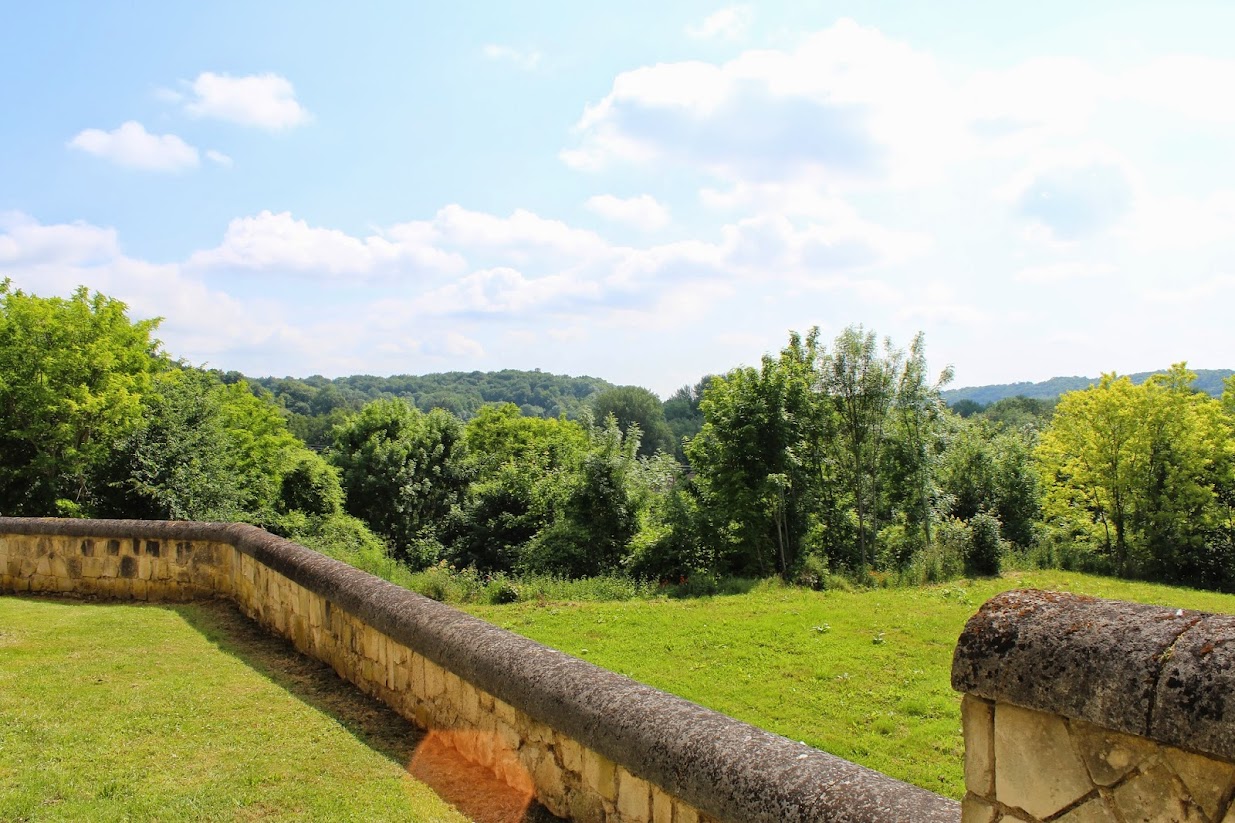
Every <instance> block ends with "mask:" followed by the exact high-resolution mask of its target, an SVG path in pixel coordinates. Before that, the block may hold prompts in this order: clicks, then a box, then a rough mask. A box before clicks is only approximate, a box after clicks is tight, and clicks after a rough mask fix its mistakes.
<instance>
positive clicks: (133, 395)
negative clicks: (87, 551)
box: [0, 279, 163, 516]
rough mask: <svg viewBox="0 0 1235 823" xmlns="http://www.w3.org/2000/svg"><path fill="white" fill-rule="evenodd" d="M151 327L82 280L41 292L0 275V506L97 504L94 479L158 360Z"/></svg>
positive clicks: (78, 509) (18, 511) (11, 510)
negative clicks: (58, 293)
mask: <svg viewBox="0 0 1235 823" xmlns="http://www.w3.org/2000/svg"><path fill="white" fill-rule="evenodd" d="M157 326H158V321H157V320H143V321H136V322H134V321H130V320H129V318H128V314H127V309H126V306H125V305H124V303H121V302H120V301H118V300H113V299H111V298H109V297H106V296H104V295H102V294H99V293H98V292H95V293H93V294H91V293H90V292H89V291H88V290H87V289H86V288H84V287H83V288H80V289H78V290H77V291H76V292H74V293H73V296H72V297H70V298H67V299H66V298H59V297H37V296H35V295H32V294H27V293H25V292H23V291H21V290H20V289H18V290H14V289H13V288H12V286H11V284H10V282H9V281H8V280H7V279H6V280H3V281H0V420H2V421H3V428H2V430H0V455H3V459H2V460H0V512H3V513H4V514H7V515H34V516H40V515H52V514H56V513H58V512H59V513H80V514H89V513H90V512H91V511H92V510H93V504H94V500H93V498H92V494H93V491H94V490H93V488H92V483H91V481H92V480H93V479H94V477H95V475H96V474H97V472H98V471H99V469H100V467H101V466H102V465H103V464H104V463H105V462H106V461H107V460H108V458H109V457H110V455H111V452H112V449H113V448H114V447H115V444H116V443H117V442H118V441H119V440H121V439H123V438H124V437H126V436H127V435H128V434H130V433H131V432H132V431H133V430H134V429H136V428H137V427H138V425H140V422H141V416H142V403H141V399H142V395H143V394H145V392H146V391H147V390H148V389H149V386H150V382H151V376H152V374H153V373H155V372H156V371H158V370H159V369H160V368H161V367H162V364H163V358H162V356H161V354H160V352H159V343H158V341H157V340H155V339H154V338H153V337H152V334H153V332H154V330H155V328H156V327H157Z"/></svg>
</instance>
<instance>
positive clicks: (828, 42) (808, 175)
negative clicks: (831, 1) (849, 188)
mask: <svg viewBox="0 0 1235 823" xmlns="http://www.w3.org/2000/svg"><path fill="white" fill-rule="evenodd" d="M575 133H576V134H577V138H578V139H577V145H576V146H574V147H572V148H569V149H567V150H565V151H563V152H562V153H561V157H562V159H563V161H564V162H566V163H567V164H568V165H571V166H573V167H575V168H580V169H587V170H598V169H604V168H606V167H609V166H611V165H614V164H619V163H634V164H644V165H647V164H655V163H663V164H674V165H686V166H688V167H694V168H697V169H701V170H703V171H705V172H707V173H710V174H714V175H717V176H719V177H722V178H724V179H727V180H742V181H747V182H770V181H789V180H812V181H818V180H830V181H834V182H835V181H851V182H858V181H865V180H872V179H878V180H894V181H896V182H897V183H898V184H906V183H908V182H911V181H915V180H918V179H920V178H922V179H933V178H937V177H938V176H939V175H940V174H941V168H942V167H945V166H946V165H947V164H948V163H949V162H950V161H951V160H953V159H956V158H959V157H963V156H964V154H965V152H966V150H967V143H968V141H969V140H970V138H969V137H968V134H967V131H966V129H965V123H964V121H963V119H962V118H961V116H960V98H959V96H958V95H957V94H956V92H955V90H954V89H953V88H951V87H950V86H949V85H948V84H947V83H945V82H944V80H943V77H942V75H941V73H940V71H939V69H938V67H937V66H936V64H935V61H934V59H933V58H932V57H930V56H929V55H927V54H923V53H921V52H918V51H915V50H914V49H912V48H910V47H909V46H907V45H905V44H903V43H899V42H897V41H894V40H892V39H890V38H887V37H885V36H884V35H883V34H881V33H880V32H878V31H877V30H875V29H871V28H866V27H862V26H859V25H858V24H856V23H854V22H853V21H851V20H841V21H839V22H837V23H836V24H835V25H833V26H831V27H830V28H828V29H825V30H823V31H821V32H818V33H816V34H813V35H811V36H809V37H807V38H806V39H805V40H804V41H803V42H802V44H801V45H799V46H798V47H797V48H795V49H793V50H789V51H778V50H750V51H746V52H743V53H742V54H741V55H739V56H738V57H737V58H735V59H733V60H731V61H728V62H726V63H722V64H713V63H706V62H701V61H685V62H678V63H660V64H657V65H655V66H645V67H641V68H638V69H634V70H632V71H627V72H623V73H622V74H620V75H618V76H617V78H615V79H614V82H613V86H612V89H611V90H610V92H609V94H608V95H606V96H605V97H604V98H603V99H602V100H600V101H599V102H598V103H595V104H593V105H589V106H587V107H586V109H585V110H584V114H583V116H582V117H581V118H580V119H579V121H578V123H577V124H576V126H575Z"/></svg>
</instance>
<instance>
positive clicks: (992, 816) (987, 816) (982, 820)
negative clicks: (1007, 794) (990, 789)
mask: <svg viewBox="0 0 1235 823" xmlns="http://www.w3.org/2000/svg"><path fill="white" fill-rule="evenodd" d="M998 816H999V810H998V809H996V808H995V807H994V806H992V805H991V804H989V803H987V802H986V801H985V800H983V799H982V798H980V797H978V796H977V795H972V794H968V795H965V799H964V800H963V801H961V823H995V820H996V818H998Z"/></svg>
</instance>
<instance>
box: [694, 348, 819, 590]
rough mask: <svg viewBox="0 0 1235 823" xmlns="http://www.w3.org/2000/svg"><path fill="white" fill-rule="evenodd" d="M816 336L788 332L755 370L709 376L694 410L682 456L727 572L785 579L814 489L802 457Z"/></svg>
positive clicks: (811, 434) (812, 425) (812, 430)
mask: <svg viewBox="0 0 1235 823" xmlns="http://www.w3.org/2000/svg"><path fill="white" fill-rule="evenodd" d="M817 357H818V330H817V329H816V330H812V331H811V333H810V334H809V335H808V336H807V337H806V338H805V339H804V338H802V337H801V336H800V335H798V334H796V333H793V334H791V335H790V340H789V345H788V346H787V347H786V348H785V349H784V350H783V351H782V352H781V354H780V356H779V357H776V358H774V357H771V356H765V357H764V358H763V362H762V365H761V367H760V368H759V369H754V368H749V367H748V368H742V369H734V370H733V371H731V372H729V373H728V374H727V375H725V376H724V377H717V378H714V379H713V380H712V381H711V383H710V385H709V387H708V389H707V392H706V394H705V395H704V398H703V402H702V404H701V408H702V409H703V412H704V416H705V421H706V422H705V423H704V425H703V428H702V430H701V431H700V432H699V434H698V436H696V437H695V438H694V439H692V440H691V441H690V443H689V444H688V446H687V449H686V452H687V456H688V457H689V459H690V463H691V466H692V467H694V469H695V471H696V473H697V476H696V482H697V484H698V487H699V490H700V493H701V500H702V503H703V505H704V506H705V507H706V508H708V509H709V510H710V511H711V512H712V513H713V516H712V517H710V518H706V519H707V520H710V521H711V522H714V523H716V524H717V525H718V526H719V528H720V533H719V534H716V535H713V536H712V538H711V539H714V540H719V541H722V542H725V543H729V544H731V546H732V555H733V556H732V560H731V562H732V570H734V571H740V572H746V573H750V572H757V573H759V574H768V573H769V572H770V571H773V570H775V571H777V572H779V573H781V574H787V573H788V571H789V569H790V568H791V567H792V566H793V565H794V564H795V563H796V562H797V560H798V557H799V555H800V554H801V551H802V546H803V541H804V540H805V537H806V532H807V528H808V523H809V510H810V499H811V495H810V491H811V489H812V488H813V486H814V479H813V478H812V476H811V469H812V466H811V463H810V461H809V460H808V454H807V452H808V451H809V450H810V448H811V444H813V443H815V442H817V441H818V439H819V438H818V436H817V434H818V433H817V430H816V426H817V425H818V420H819V418H818V416H817V408H816V406H815V399H814V395H813V391H812V390H813V382H814V381H813V367H814V364H815V362H816V359H817Z"/></svg>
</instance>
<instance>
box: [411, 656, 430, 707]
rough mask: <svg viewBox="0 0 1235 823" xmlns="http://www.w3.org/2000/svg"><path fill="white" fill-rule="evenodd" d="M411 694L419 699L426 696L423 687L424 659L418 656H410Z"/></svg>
mask: <svg viewBox="0 0 1235 823" xmlns="http://www.w3.org/2000/svg"><path fill="white" fill-rule="evenodd" d="M411 664H412V693H413V694H414V695H416V696H417V697H419V698H425V697H427V696H428V692H427V691H426V686H425V659H424V658H423V657H421V656H420V655H418V654H413V655H412V660H411Z"/></svg>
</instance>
